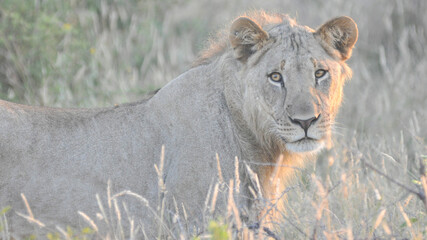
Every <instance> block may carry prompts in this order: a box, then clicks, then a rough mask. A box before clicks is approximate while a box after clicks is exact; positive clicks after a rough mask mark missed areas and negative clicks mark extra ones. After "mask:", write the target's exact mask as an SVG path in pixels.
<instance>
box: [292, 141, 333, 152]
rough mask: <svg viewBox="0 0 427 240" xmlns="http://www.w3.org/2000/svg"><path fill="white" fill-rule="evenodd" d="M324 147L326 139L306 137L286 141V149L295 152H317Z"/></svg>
mask: <svg viewBox="0 0 427 240" xmlns="http://www.w3.org/2000/svg"><path fill="white" fill-rule="evenodd" d="M324 147H325V143H324V141H322V140H315V139H306V138H304V139H301V140H298V141H295V142H288V143H286V149H287V150H288V151H289V152H295V153H316V152H318V151H320V150H321V149H323V148H324Z"/></svg>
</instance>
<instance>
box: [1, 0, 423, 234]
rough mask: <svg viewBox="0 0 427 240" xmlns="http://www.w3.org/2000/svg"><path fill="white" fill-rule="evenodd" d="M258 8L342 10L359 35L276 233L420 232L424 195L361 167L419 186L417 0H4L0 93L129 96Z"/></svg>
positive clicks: (61, 99) (317, 19) (301, 12)
mask: <svg viewBox="0 0 427 240" xmlns="http://www.w3.org/2000/svg"><path fill="white" fill-rule="evenodd" d="M259 8H262V9H265V10H271V11H276V12H283V13H288V14H289V15H290V16H292V17H294V18H296V19H297V21H298V22H299V23H301V24H304V25H308V26H311V27H313V28H315V27H317V26H319V25H320V24H322V23H323V22H325V21H327V20H328V19H330V18H332V17H334V16H340V15H348V16H351V17H352V18H353V19H354V20H355V21H356V22H357V24H358V27H359V34H360V35H359V41H358V43H357V45H356V49H355V50H354V54H353V57H352V58H351V59H350V60H349V65H350V66H351V67H352V68H353V70H354V76H353V80H352V81H350V82H349V83H348V84H347V86H346V89H345V101H344V104H343V107H342V111H341V113H340V115H339V118H338V120H337V127H336V129H335V135H336V137H335V138H336V140H335V146H334V148H332V149H331V150H329V151H324V152H323V153H322V155H321V156H320V158H319V160H318V161H317V163H316V164H314V165H313V166H311V167H309V168H308V169H307V170H305V171H304V172H303V173H301V174H299V177H298V181H296V182H295V185H294V186H293V188H292V189H291V191H289V193H288V195H289V196H288V206H289V210H288V213H287V220H286V221H285V222H284V223H283V227H282V228H281V229H282V232H281V233H277V234H278V235H285V236H287V237H289V238H307V237H316V236H320V237H321V238H334V237H340V238H348V239H351V238H353V237H355V238H376V237H380V238H390V237H398V238H401V237H407V238H418V239H425V238H427V233H426V231H427V229H426V226H427V217H426V208H425V207H424V205H423V202H422V201H421V200H420V199H418V198H417V196H415V195H413V194H410V193H408V192H407V191H406V190H405V189H403V188H402V187H399V186H397V185H396V184H394V183H392V182H391V181H390V180H389V179H387V178H386V177H384V176H381V175H379V174H378V173H376V172H375V171H374V170H372V168H371V167H369V166H371V165H372V166H374V167H375V168H378V169H379V170H381V171H382V172H383V173H385V174H386V175H388V176H391V177H392V178H393V179H394V180H396V181H398V182H400V183H402V184H404V185H405V186H407V187H408V188H411V189H415V190H417V191H418V190H420V191H421V190H422V187H421V176H422V174H425V172H423V171H424V170H423V169H421V163H422V162H423V161H424V162H425V161H427V160H426V159H427V157H426V155H427V143H426V137H427V124H426V122H427V77H426V76H427V52H426V51H427V50H426V47H425V46H426V45H427V15H426V14H425V13H426V12H427V1H425V0H406V1H404V0H377V1H370V0H360V1H344V0H329V1H320V0H313V1H309V0H300V1H293V0H278V1H268V2H266V1H256V0H249V1H244V0H237V1H226V0H218V1H207V0H200V1H196V0H161V1H154V0H144V1H137V0H128V1H120V0H69V1H56V0H34V1H27V0H2V1H1V2H0V98H1V99H4V100H8V101H13V102H18V103H24V104H31V105H44V106H57V107H95V106H110V105H113V104H117V103H123V102H128V101H134V100H137V99H139V98H141V95H143V94H144V93H146V92H148V91H151V90H154V89H156V88H159V87H161V86H163V85H164V84H166V83H167V82H168V81H170V80H172V79H173V78H175V77H176V76H178V75H179V74H180V73H182V72H184V71H185V70H187V69H189V68H190V66H191V63H192V61H193V60H195V58H196V56H197V53H198V52H199V51H200V50H201V49H202V47H203V45H204V40H206V39H207V38H208V36H209V33H213V32H214V31H215V30H216V29H218V28H220V27H221V26H223V25H226V24H227V23H228V22H229V21H231V20H232V19H233V18H235V17H236V16H238V15H239V14H242V13H244V12H245V11H248V10H253V9H259ZM366 163H367V164H366ZM420 169H421V170H420ZM4 214H6V213H4ZM0 217H2V216H0ZM230 221H231V222H232V221H233V220H230ZM0 223H1V221H0ZM212 224H219V223H216V222H214V223H211V226H212ZM208 225H209V222H208V221H207V223H206V228H207V229H208V228H209V227H208ZM215 226H216V225H215ZM220 226H225V229H229V228H230V227H231V226H232V224H226V223H224V224H223V225H221V224H220ZM0 227H1V228H0V233H1V232H2V229H4V226H0ZM211 228H212V227H211ZM206 233H207V234H209V231H206ZM186 234H188V235H192V234H194V233H192V232H190V233H186ZM200 234H202V235H203V234H205V233H199V235H200ZM196 235H197V234H196ZM186 236H187V235H186ZM211 236H212V235H211ZM224 236H228V235H227V234H225V235H224Z"/></svg>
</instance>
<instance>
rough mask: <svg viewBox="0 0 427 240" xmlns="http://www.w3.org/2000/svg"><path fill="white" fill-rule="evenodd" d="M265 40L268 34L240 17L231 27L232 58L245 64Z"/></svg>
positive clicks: (255, 24)
mask: <svg viewBox="0 0 427 240" xmlns="http://www.w3.org/2000/svg"><path fill="white" fill-rule="evenodd" d="M267 39H268V33H267V32H265V31H264V30H263V29H262V28H261V27H260V26H259V25H258V24H257V23H255V22H254V21H252V20H251V19H249V18H246V17H240V18H238V19H236V20H235V21H234V22H233V24H232V25H231V28H230V43H231V46H232V47H233V49H234V56H235V57H236V58H237V59H239V60H240V61H242V62H246V60H247V59H248V58H249V56H251V55H252V54H253V53H254V52H256V51H257V50H259V49H260V48H261V47H262V46H263V43H264V42H265V41H266V40H267Z"/></svg>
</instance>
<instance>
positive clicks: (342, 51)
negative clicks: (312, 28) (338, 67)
mask: <svg viewBox="0 0 427 240" xmlns="http://www.w3.org/2000/svg"><path fill="white" fill-rule="evenodd" d="M314 34H315V36H316V37H318V38H319V39H320V44H321V45H322V46H323V48H324V49H325V50H326V51H327V52H328V53H329V54H330V55H332V56H335V57H337V58H338V59H340V60H342V61H345V60H347V59H349V58H350V56H351V51H352V49H353V47H354V44H356V41H357V37H358V34H359V32H358V30H357V25H356V23H355V22H354V20H353V19H351V18H350V17H338V18H334V19H332V20H330V21H328V22H327V23H325V24H323V25H322V26H321V27H320V28H319V29H317V31H316V32H315V33H314Z"/></svg>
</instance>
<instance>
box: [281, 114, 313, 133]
mask: <svg viewBox="0 0 427 240" xmlns="http://www.w3.org/2000/svg"><path fill="white" fill-rule="evenodd" d="M319 117H320V114H319V115H318V116H317V117H312V118H309V119H305V120H303V119H292V118H291V117H289V119H290V120H291V122H292V123H294V124H297V125H300V126H301V128H302V129H304V132H305V135H306V136H307V131H308V128H309V127H310V126H311V125H312V124H313V123H315V122H316V121H317V119H319Z"/></svg>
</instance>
